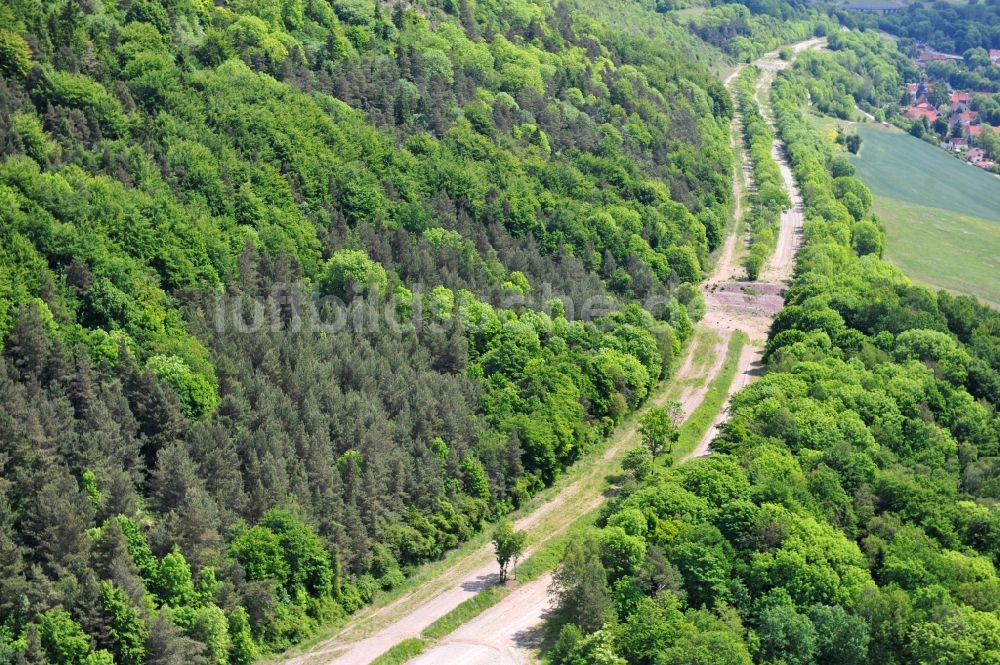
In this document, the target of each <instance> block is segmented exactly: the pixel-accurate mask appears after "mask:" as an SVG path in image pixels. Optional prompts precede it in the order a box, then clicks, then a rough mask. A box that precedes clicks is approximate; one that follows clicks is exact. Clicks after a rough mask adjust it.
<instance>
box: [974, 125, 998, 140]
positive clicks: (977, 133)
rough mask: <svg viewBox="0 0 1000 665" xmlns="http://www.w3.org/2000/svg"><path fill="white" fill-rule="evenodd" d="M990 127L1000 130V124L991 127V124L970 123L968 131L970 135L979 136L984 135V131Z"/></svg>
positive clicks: (996, 130)
mask: <svg viewBox="0 0 1000 665" xmlns="http://www.w3.org/2000/svg"><path fill="white" fill-rule="evenodd" d="M988 129H992V130H993V131H995V132H1000V125H995V126H993V127H990V126H989V125H983V124H979V125H970V126H969V127H968V128H967V131H968V134H969V136H970V137H972V138H977V137H980V136H982V135H983V132H985V131H986V130H988Z"/></svg>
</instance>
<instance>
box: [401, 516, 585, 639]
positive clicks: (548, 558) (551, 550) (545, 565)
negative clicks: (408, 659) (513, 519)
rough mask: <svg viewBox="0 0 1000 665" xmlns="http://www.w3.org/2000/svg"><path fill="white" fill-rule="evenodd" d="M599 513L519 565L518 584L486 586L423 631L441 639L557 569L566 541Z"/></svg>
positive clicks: (577, 524) (582, 520)
mask: <svg viewBox="0 0 1000 665" xmlns="http://www.w3.org/2000/svg"><path fill="white" fill-rule="evenodd" d="M597 512H598V511H596V510H594V511H591V512H589V513H587V514H586V515H583V516H582V517H581V518H580V519H578V520H577V521H576V522H574V523H573V524H572V525H571V526H570V527H569V528H568V529H566V532H565V533H563V534H562V535H560V536H556V537H555V538H552V539H551V540H549V541H548V542H546V543H545V544H544V545H542V546H541V547H539V548H538V551H536V552H535V553H534V554H532V555H531V556H530V557H528V558H527V559H525V561H524V563H522V564H521V565H519V566H518V567H517V584H509V585H506V586H490V587H486V588H485V589H483V590H482V591H480V592H479V593H477V594H476V595H475V596H473V597H472V598H469V599H468V600H465V601H463V602H462V603H461V604H460V605H458V607H456V608H455V609H453V610H451V611H450V612H448V613H447V614H445V615H444V616H443V617H441V618H440V619H438V620H437V621H435V622H434V623H432V624H431V625H429V626H427V628H425V629H424V630H423V632H422V633H421V634H422V635H423V636H424V637H426V638H428V639H432V640H440V639H441V638H443V637H446V636H447V635H450V634H451V633H452V632H454V631H455V630H456V629H457V628H458V627H459V626H461V625H462V624H465V623H468V622H469V621H471V620H472V619H474V618H476V617H477V616H479V615H480V614H482V613H483V612H485V611H486V610H488V609H489V608H491V607H493V606H494V605H496V604H497V603H499V602H500V601H501V600H503V599H504V598H506V597H507V596H508V595H509V594H510V593H511V592H513V591H514V590H515V589H516V588H517V586H518V584H524V583H525V582H530V581H532V580H534V579H537V578H538V577H540V576H541V575H543V574H544V573H546V572H548V571H550V570H553V569H554V568H555V567H556V566H557V565H558V564H559V561H560V560H561V559H562V555H563V551H564V550H565V549H566V543H568V542H569V541H570V540H571V539H574V538H579V537H580V536H581V534H582V533H583V532H585V531H586V530H588V529H590V528H592V527H593V525H594V522H595V521H596V520H597Z"/></svg>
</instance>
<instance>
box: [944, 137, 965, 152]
mask: <svg viewBox="0 0 1000 665" xmlns="http://www.w3.org/2000/svg"><path fill="white" fill-rule="evenodd" d="M942 145H943V146H944V148H945V149H946V150H952V151H954V152H964V151H966V150H968V149H969V141H968V139H964V138H962V137H960V136H956V137H955V138H953V139H949V140H948V141H945V142H944V143H943V144H942Z"/></svg>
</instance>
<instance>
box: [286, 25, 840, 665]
mask: <svg viewBox="0 0 1000 665" xmlns="http://www.w3.org/2000/svg"><path fill="white" fill-rule="evenodd" d="M821 43H822V40H816V39H813V40H807V41H805V42H801V43H799V44H796V45H795V46H794V49H795V52H800V51H801V50H803V49H805V48H811V47H813V46H816V45H818V44H821ZM783 64H785V63H780V62H779V61H778V54H777V52H773V53H769V54H767V55H766V56H765V57H764V58H762V59H761V60H759V61H757V62H756V63H755V65H756V66H758V67H760V68H761V69H762V70H768V69H777V68H780V67H781V65H783ZM741 67H742V66H741ZM739 71H740V68H737V70H736V71H735V72H733V74H731V75H730V76H729V77H727V79H726V84H727V86H728V85H729V84H730V83H731V82H732V81H733V80H734V78H735V76H736V75H737V74H738V72H739ZM768 80H770V78H768ZM738 122H739V118H738V117H737V118H736V119H734V124H733V127H732V131H733V136H734V137H736V140H734V147H735V146H739V145H740V142H739V141H738V137H739V136H740V127H739V125H738ZM775 150H776V155H775V156H776V159H779V165H780V166H781V167H782V174H783V177H784V179H785V184H786V187H788V188H789V193H790V195H791V198H792V201H793V206H792V208H790V209H789V211H788V212H787V213H785V214H783V215H782V217H781V227H780V231H779V242H778V248H777V249H776V251H775V252H774V255H773V257H772V258H771V260H770V261H769V262H768V264H767V266H766V268H765V270H764V271H763V273H762V278H761V280H759V281H756V282H745V281H740V280H739V277H740V276H741V275H742V274H744V271H743V269H742V267H741V266H740V265H739V263H738V260H737V258H736V257H737V256H738V248H739V243H740V242H743V238H741V237H739V230H740V228H741V224H740V223H739V221H740V220H739V215H740V214H741V206H740V203H739V201H740V198H741V196H742V193H743V191H744V184H743V182H742V180H743V179H744V178H746V177H748V176H747V175H745V174H744V173H743V169H742V164H744V163H745V160H746V159H747V157H746V155H742V154H741V159H740V160H737V164H736V168H735V173H734V195H735V198H736V201H737V208H736V216H737V219H736V222H735V223H734V224H732V229H731V231H730V234H729V237H727V240H726V242H725V243H724V245H723V247H722V248H720V250H719V252H718V256H717V260H716V265H715V267H714V269H713V271H712V274H711V276H710V277H709V278H708V279H707V280H705V282H704V283H703V284H702V290H703V293H704V295H705V302H706V315H705V317H704V318H703V319H702V320H701V321H700V322H699V324H698V329H697V330H696V334H695V336H694V338H693V341H692V343H691V344H690V345H689V348H688V350H687V357H686V358H685V361H684V362H683V363H682V364H681V366H680V368H679V370H678V372H677V373H676V375H675V376H674V377H672V378H671V379H670V381H668V382H667V383H666V385H664V386H661V389H660V390H659V392H658V393H657V395H656V396H655V397H654V398H653V399H651V400H650V403H649V405H647V407H645V408H646V409H648V408H650V406H657V405H662V404H663V403H664V402H666V401H667V399H668V396H669V389H670V387H671V386H674V385H685V384H686V382H689V383H690V385H691V386H692V387H691V388H688V389H686V390H684V391H683V393H682V395H681V396H680V401H681V403H682V406H683V408H684V413H685V416H686V417H687V416H690V415H691V413H692V412H693V411H694V410H695V409H696V408H697V407H698V406H699V405H700V404H701V403H702V401H703V400H704V399H705V397H706V394H707V392H708V390H709V387H710V386H711V385H712V380H713V378H714V377H715V376H716V374H717V373H718V372H719V371H720V370H721V368H722V366H723V364H724V363H723V360H724V359H725V355H726V350H727V348H728V347H729V341H730V339H731V337H732V336H733V334H734V333H735V332H736V331H741V332H743V333H744V334H746V336H747V338H748V339H749V343H748V344H746V345H745V346H743V348H742V351H741V352H740V353H739V358H738V361H737V362H738V365H737V371H736V375H735V378H734V379H733V381H732V382H731V385H730V386H729V387H728V391H727V398H726V400H725V405H724V406H723V408H722V409H721V410H720V411H719V413H718V414H717V415H716V417H715V419H714V422H713V424H712V426H711V427H709V429H708V431H707V432H706V433H705V435H704V436H703V437H702V438H701V440H700V441H699V443H698V444H697V445H696V446H695V447H694V449H693V450H691V451H690V452H689V453H688V454H687V455H685V457H684V458H683V460H686V459H690V458H692V457H697V456H703V455H706V454H708V453H709V452H710V450H709V443H710V442H711V440H712V438H714V436H715V434H716V432H717V427H718V425H720V424H721V423H722V422H723V421H724V418H725V412H726V410H727V408H728V401H729V400H728V397H729V396H731V395H732V394H733V393H734V392H736V391H737V390H739V389H741V388H742V387H744V386H745V385H747V383H749V382H750V381H751V380H752V379H753V377H754V376H756V374H757V373H758V372H759V370H760V359H761V355H762V353H763V347H764V343H765V342H766V337H767V332H768V329H769V327H770V323H771V321H772V320H773V318H774V315H775V314H776V313H777V312H778V311H779V310H780V309H781V306H782V304H783V297H782V293H783V291H784V288H785V287H786V285H787V280H788V279H790V277H791V274H792V268H793V267H794V255H795V250H796V249H797V248H798V244H799V233H800V230H801V224H802V218H801V204H800V203H798V204H796V202H800V201H801V199H800V197H799V195H798V191H797V189H796V187H795V183H794V181H793V179H792V174H791V171H790V170H789V169H788V167H787V163H786V162H785V160H784V156H783V152H782V150H780V148H779V146H776V148H775ZM741 152H742V151H741ZM782 238H784V240H782ZM699 339H701V340H711V342H708V343H711V344H712V345H713V348H712V349H711V350H710V353H711V354H713V355H714V356H715V358H716V359H717V362H713V363H710V364H709V367H708V368H707V369H706V368H705V367H704V366H701V365H699V364H697V363H694V362H692V357H693V354H694V353H695V350H696V347H697V346H698V345H697V343H696V341H697V340H699ZM700 353H705V349H704V348H702V349H701V350H700ZM638 440H639V437H638V418H636V417H633V418H630V419H629V420H628V421H627V422H626V423H624V424H623V425H621V426H620V427H619V428H618V429H617V430H616V431H615V433H614V434H613V435H612V438H611V442H610V444H609V447H608V448H607V450H606V452H605V453H604V454H603V455H595V456H594V457H593V459H590V460H583V461H581V462H580V463H578V465H577V466H576V467H574V468H573V469H571V470H570V471H568V472H567V473H566V474H565V478H566V482H565V484H564V485H563V486H561V487H559V488H557V491H555V492H553V493H552V496H551V498H549V499H548V500H545V501H544V502H542V503H540V504H539V505H538V507H537V508H535V509H534V510H533V511H532V512H530V513H528V514H526V515H525V516H524V517H521V518H520V519H519V520H517V522H516V523H515V527H516V528H517V529H519V530H524V531H526V532H527V533H528V537H529V541H528V542H529V548H530V551H529V552H528V554H530V553H531V551H534V550H537V548H538V547H539V546H541V545H542V544H544V543H545V542H548V541H549V540H551V539H553V538H555V537H557V536H559V535H561V534H563V533H565V531H566V530H567V529H568V528H569V527H570V526H571V525H572V524H573V523H574V522H576V521H577V520H579V519H580V518H582V517H584V516H585V515H587V514H588V513H590V512H591V511H593V510H594V509H596V508H597V507H599V506H600V504H601V503H602V502H603V501H604V498H605V497H604V492H605V490H606V481H605V478H606V476H607V475H608V474H609V473H611V472H613V471H614V470H615V469H616V468H617V465H618V463H619V462H620V458H621V456H622V455H623V454H624V452H625V451H626V450H628V449H629V448H630V447H631V446H633V445H635V444H636V443H637V442H638ZM683 460H682V461H683ZM439 568H440V570H438V569H437V568H435V574H432V575H429V576H428V579H427V580H426V581H425V582H422V583H421V584H419V585H418V586H417V587H416V588H415V589H414V590H413V591H411V592H410V593H408V594H406V595H404V596H401V597H399V598H397V599H396V600H394V601H392V602H390V603H389V604H387V605H384V606H383V607H380V608H377V607H368V608H363V609H362V610H360V611H359V612H358V613H357V614H356V615H355V616H354V617H352V618H351V620H350V621H349V622H348V623H347V624H346V626H345V627H344V628H343V629H342V630H341V631H340V632H339V633H338V634H337V635H335V636H334V637H332V638H331V639H329V640H327V641H325V642H323V643H321V644H319V645H317V646H315V647H314V648H313V649H312V650H311V651H309V652H307V653H304V654H301V655H297V656H295V657H291V658H287V659H286V660H285V661H284V662H285V664H286V665H320V664H323V665H327V664H329V665H333V664H336V665H365V664H367V663H370V662H371V661H372V660H374V659H375V658H377V657H378V656H379V655H381V654H383V653H385V652H386V651H387V650H389V649H390V648H392V647H393V646H395V645H396V644H398V643H399V642H401V641H403V640H406V639H410V638H417V637H420V634H421V631H423V630H424V629H425V628H426V627H427V626H429V625H430V624H432V623H433V622H434V621H435V620H437V619H439V618H440V617H442V616H444V615H446V614H447V613H448V612H450V611H451V610H453V609H454V608H455V607H457V606H458V605H459V604H461V603H462V602H463V601H465V600H467V599H469V598H471V597H473V596H475V595H476V594H477V593H478V592H479V591H480V590H482V589H483V588H485V587H486V586H488V585H490V584H493V583H495V582H496V581H497V575H496V563H495V561H494V559H493V548H492V546H491V545H490V544H489V543H485V544H483V545H481V546H479V547H478V548H475V549H472V550H470V551H468V552H465V553H463V555H462V556H458V557H457V558H456V559H455V560H454V562H453V564H452V565H450V566H440V567H439ZM550 581H551V575H550V574H545V575H542V576H540V577H538V578H536V579H534V580H532V581H530V582H527V583H524V584H522V585H520V586H518V587H516V588H515V589H514V590H513V591H512V592H511V593H510V594H509V595H507V596H506V597H504V598H503V599H502V600H500V601H499V602H498V603H497V604H496V605H494V606H492V607H490V608H489V609H487V610H485V611H484V612H482V613H481V614H479V615H478V616H476V617H475V618H474V619H472V620H471V621H469V622H467V623H465V624H464V625H462V626H460V627H459V628H458V629H457V630H455V631H454V632H452V633H451V634H450V635H448V636H446V637H445V638H443V639H442V640H440V641H439V642H437V643H435V644H433V645H432V646H431V647H430V648H429V649H428V650H427V651H426V652H425V653H423V654H422V655H420V656H417V657H416V658H415V659H413V660H412V661H410V662H412V663H419V664H423V665H428V664H431V663H444V662H447V663H452V664H462V665H473V664H477V665H478V664H483V665H486V664H491V665H497V664H502V663H526V662H530V660H531V651H530V649H531V647H532V646H533V645H534V644H536V642H537V637H538V630H537V628H538V626H539V625H540V623H541V621H542V620H543V618H544V614H545V611H546V610H547V608H548V606H549V599H548V586H549V583H550ZM515 584H516V583H515Z"/></svg>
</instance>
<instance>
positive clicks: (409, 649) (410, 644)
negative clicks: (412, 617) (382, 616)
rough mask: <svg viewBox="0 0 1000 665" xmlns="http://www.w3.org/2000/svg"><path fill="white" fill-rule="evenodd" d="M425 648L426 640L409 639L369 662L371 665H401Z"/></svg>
mask: <svg viewBox="0 0 1000 665" xmlns="http://www.w3.org/2000/svg"><path fill="white" fill-rule="evenodd" d="M426 648H427V640H422V639H420V638H419V637H411V638H410V639H408V640H403V641H402V642H400V643H399V644H397V645H396V646H394V647H392V648H391V649H389V650H388V651H386V652H385V653H384V654H382V655H381V656H379V657H378V658H376V659H375V660H373V661H372V662H371V665H402V664H403V663H405V662H406V661H408V660H410V659H411V658H416V657H417V656H419V655H420V654H422V653H423V652H424V650H425V649H426Z"/></svg>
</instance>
